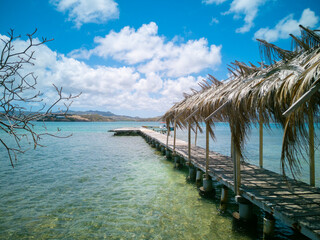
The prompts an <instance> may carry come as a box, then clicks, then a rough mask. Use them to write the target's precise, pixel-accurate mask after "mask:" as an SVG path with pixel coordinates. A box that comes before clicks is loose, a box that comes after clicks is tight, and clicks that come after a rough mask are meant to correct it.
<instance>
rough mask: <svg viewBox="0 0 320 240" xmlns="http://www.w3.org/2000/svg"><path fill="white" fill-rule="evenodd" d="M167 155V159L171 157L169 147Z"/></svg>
mask: <svg viewBox="0 0 320 240" xmlns="http://www.w3.org/2000/svg"><path fill="white" fill-rule="evenodd" d="M166 157H167V159H170V158H171V152H170V150H169V149H167V150H166Z"/></svg>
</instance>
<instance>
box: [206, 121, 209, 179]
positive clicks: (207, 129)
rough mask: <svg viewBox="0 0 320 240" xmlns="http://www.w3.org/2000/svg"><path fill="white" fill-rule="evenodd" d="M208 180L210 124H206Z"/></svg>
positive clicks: (207, 167) (207, 172)
mask: <svg viewBox="0 0 320 240" xmlns="http://www.w3.org/2000/svg"><path fill="white" fill-rule="evenodd" d="M206 179H207V180H209V122H208V121H207V122H206Z"/></svg>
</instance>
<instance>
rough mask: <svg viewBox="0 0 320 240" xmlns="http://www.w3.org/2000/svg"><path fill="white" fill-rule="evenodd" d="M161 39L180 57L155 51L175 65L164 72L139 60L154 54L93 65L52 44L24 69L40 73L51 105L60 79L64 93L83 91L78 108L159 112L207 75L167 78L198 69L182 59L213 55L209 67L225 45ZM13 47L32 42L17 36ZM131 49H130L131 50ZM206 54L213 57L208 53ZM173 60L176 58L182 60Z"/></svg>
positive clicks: (37, 50) (40, 49)
mask: <svg viewBox="0 0 320 240" xmlns="http://www.w3.org/2000/svg"><path fill="white" fill-rule="evenodd" d="M0 37H1V38H5V36H3V35H0ZM157 38H159V39H162V38H160V37H157ZM36 41H37V40H36V39H35V42H36ZM160 44H161V48H169V49H170V50H171V51H175V53H172V54H173V56H178V57H177V59H175V58H171V55H168V53H162V54H163V55H164V56H166V59H167V60H168V61H169V60H170V61H171V62H167V63H166V62H165V61H164V60H163V59H162V58H161V57H159V56H160V52H157V51H155V52H156V53H152V54H153V55H154V56H158V59H160V60H161V61H163V62H165V63H164V65H166V64H167V65H169V64H172V65H173V66H172V67H171V68H168V67H166V68H165V71H166V72H167V73H166V74H162V75H161V71H159V69H158V72H154V71H145V72H144V71H142V70H140V69H139V67H142V66H143V65H139V63H140V62H142V63H144V62H145V61H147V62H148V61H149V62H151V61H150V59H149V58H150V57H149V56H147V55H146V56H145V57H141V56H142V55H144V53H142V54H141V55H139V54H138V55H139V59H140V60H139V61H133V62H138V64H136V65H134V64H133V65H128V66H122V67H107V66H102V65H98V66H95V67H92V66H89V65H88V64H86V63H85V62H83V61H80V60H77V59H75V58H73V57H67V56H65V55H63V54H59V53H57V52H55V51H52V50H51V49H50V48H49V47H48V46H47V45H41V46H38V47H37V48H34V49H33V50H35V55H34V57H35V58H36V60H35V65H34V66H31V65H30V66H25V67H24V71H25V73H28V72H34V73H35V75H37V76H38V84H37V89H36V91H38V90H40V91H41V92H42V93H43V96H42V97H43V100H44V101H43V102H42V103H41V104H43V103H46V104H50V103H53V102H54V101H55V100H56V99H57V97H58V96H57V94H56V92H55V90H54V88H53V86H52V84H55V85H56V86H58V87H60V86H62V87H63V92H64V93H66V94H69V93H72V94H77V93H80V92H82V95H81V96H80V98H78V99H76V100H75V101H74V103H73V105H72V107H73V108H74V107H76V108H78V109H98V110H110V111H115V112H120V111H130V110H132V111H140V112H141V111H146V112H148V113H149V114H150V113H152V115H153V116H155V115H160V114H162V113H163V112H165V111H166V110H167V109H168V108H170V107H171V105H172V104H173V103H174V102H177V101H179V100H181V98H182V97H183V96H182V93H183V92H190V88H191V87H192V88H197V82H198V81H199V80H200V79H202V77H196V76H191V75H189V74H188V71H187V72H186V73H184V76H179V77H168V76H169V75H170V71H173V68H175V67H177V68H180V70H179V71H181V74H178V75H182V74H183V73H182V71H183V69H184V68H185V67H188V68H193V66H192V65H188V64H187V63H185V62H183V59H184V58H185V59H186V61H187V59H188V58H195V59H196V61H201V59H202V58H204V59H207V58H208V59H209V60H204V63H202V64H203V65H202V67H204V66H207V61H209V62H210V61H211V60H210V59H211V58H212V57H214V56H210V54H211V55H212V54H213V55H214V54H215V51H217V52H216V54H218V55H220V52H219V51H218V50H220V49H219V48H215V47H214V46H210V48H209V47H207V46H206V45H207V42H206V40H204V39H200V40H194V41H190V42H188V43H185V44H183V45H179V46H176V48H175V46H174V45H175V44H174V42H170V43H165V42H164V40H162V41H160ZM48 45H50V43H48ZM14 46H15V49H17V50H19V49H24V48H25V47H26V46H27V42H26V41H24V40H16V41H14ZM155 46H156V45H155ZM120 49H121V48H120ZM150 50H151V49H150ZM198 51H199V52H198ZM197 52H198V53H197ZM128 53H129V52H126V54H128ZM166 54H167V55H166ZM197 54H198V55H197ZM206 54H208V55H209V56H206ZM129 56H130V54H129ZM161 56H162V55H161ZM128 59H130V57H128ZM133 59H134V58H133ZM174 60H177V63H175V62H174ZM179 61H181V62H179ZM199 66H200V65H199ZM199 66H198V67H197V68H198V69H193V70H191V72H194V71H198V70H200V68H201V67H199ZM189 72H190V71H189ZM38 107H40V106H38ZM33 109H34V110H35V105H33ZM149 116H150V115H149Z"/></svg>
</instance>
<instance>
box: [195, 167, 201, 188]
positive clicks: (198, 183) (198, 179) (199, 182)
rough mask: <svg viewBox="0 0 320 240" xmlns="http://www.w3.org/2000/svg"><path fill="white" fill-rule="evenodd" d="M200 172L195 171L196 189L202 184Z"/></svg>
mask: <svg viewBox="0 0 320 240" xmlns="http://www.w3.org/2000/svg"><path fill="white" fill-rule="evenodd" d="M201 178H202V171H201V170H200V169H197V175H196V185H197V187H200V186H201V183H202V179H201Z"/></svg>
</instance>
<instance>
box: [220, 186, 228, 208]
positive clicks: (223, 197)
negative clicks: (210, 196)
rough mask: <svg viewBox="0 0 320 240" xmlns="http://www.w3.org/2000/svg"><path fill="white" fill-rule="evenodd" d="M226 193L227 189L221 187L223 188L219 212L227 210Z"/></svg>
mask: <svg viewBox="0 0 320 240" xmlns="http://www.w3.org/2000/svg"><path fill="white" fill-rule="evenodd" d="M228 192H229V188H228V187H227V186H225V185H223V187H222V188H221V198H220V211H225V210H226V209H227V204H228Z"/></svg>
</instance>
